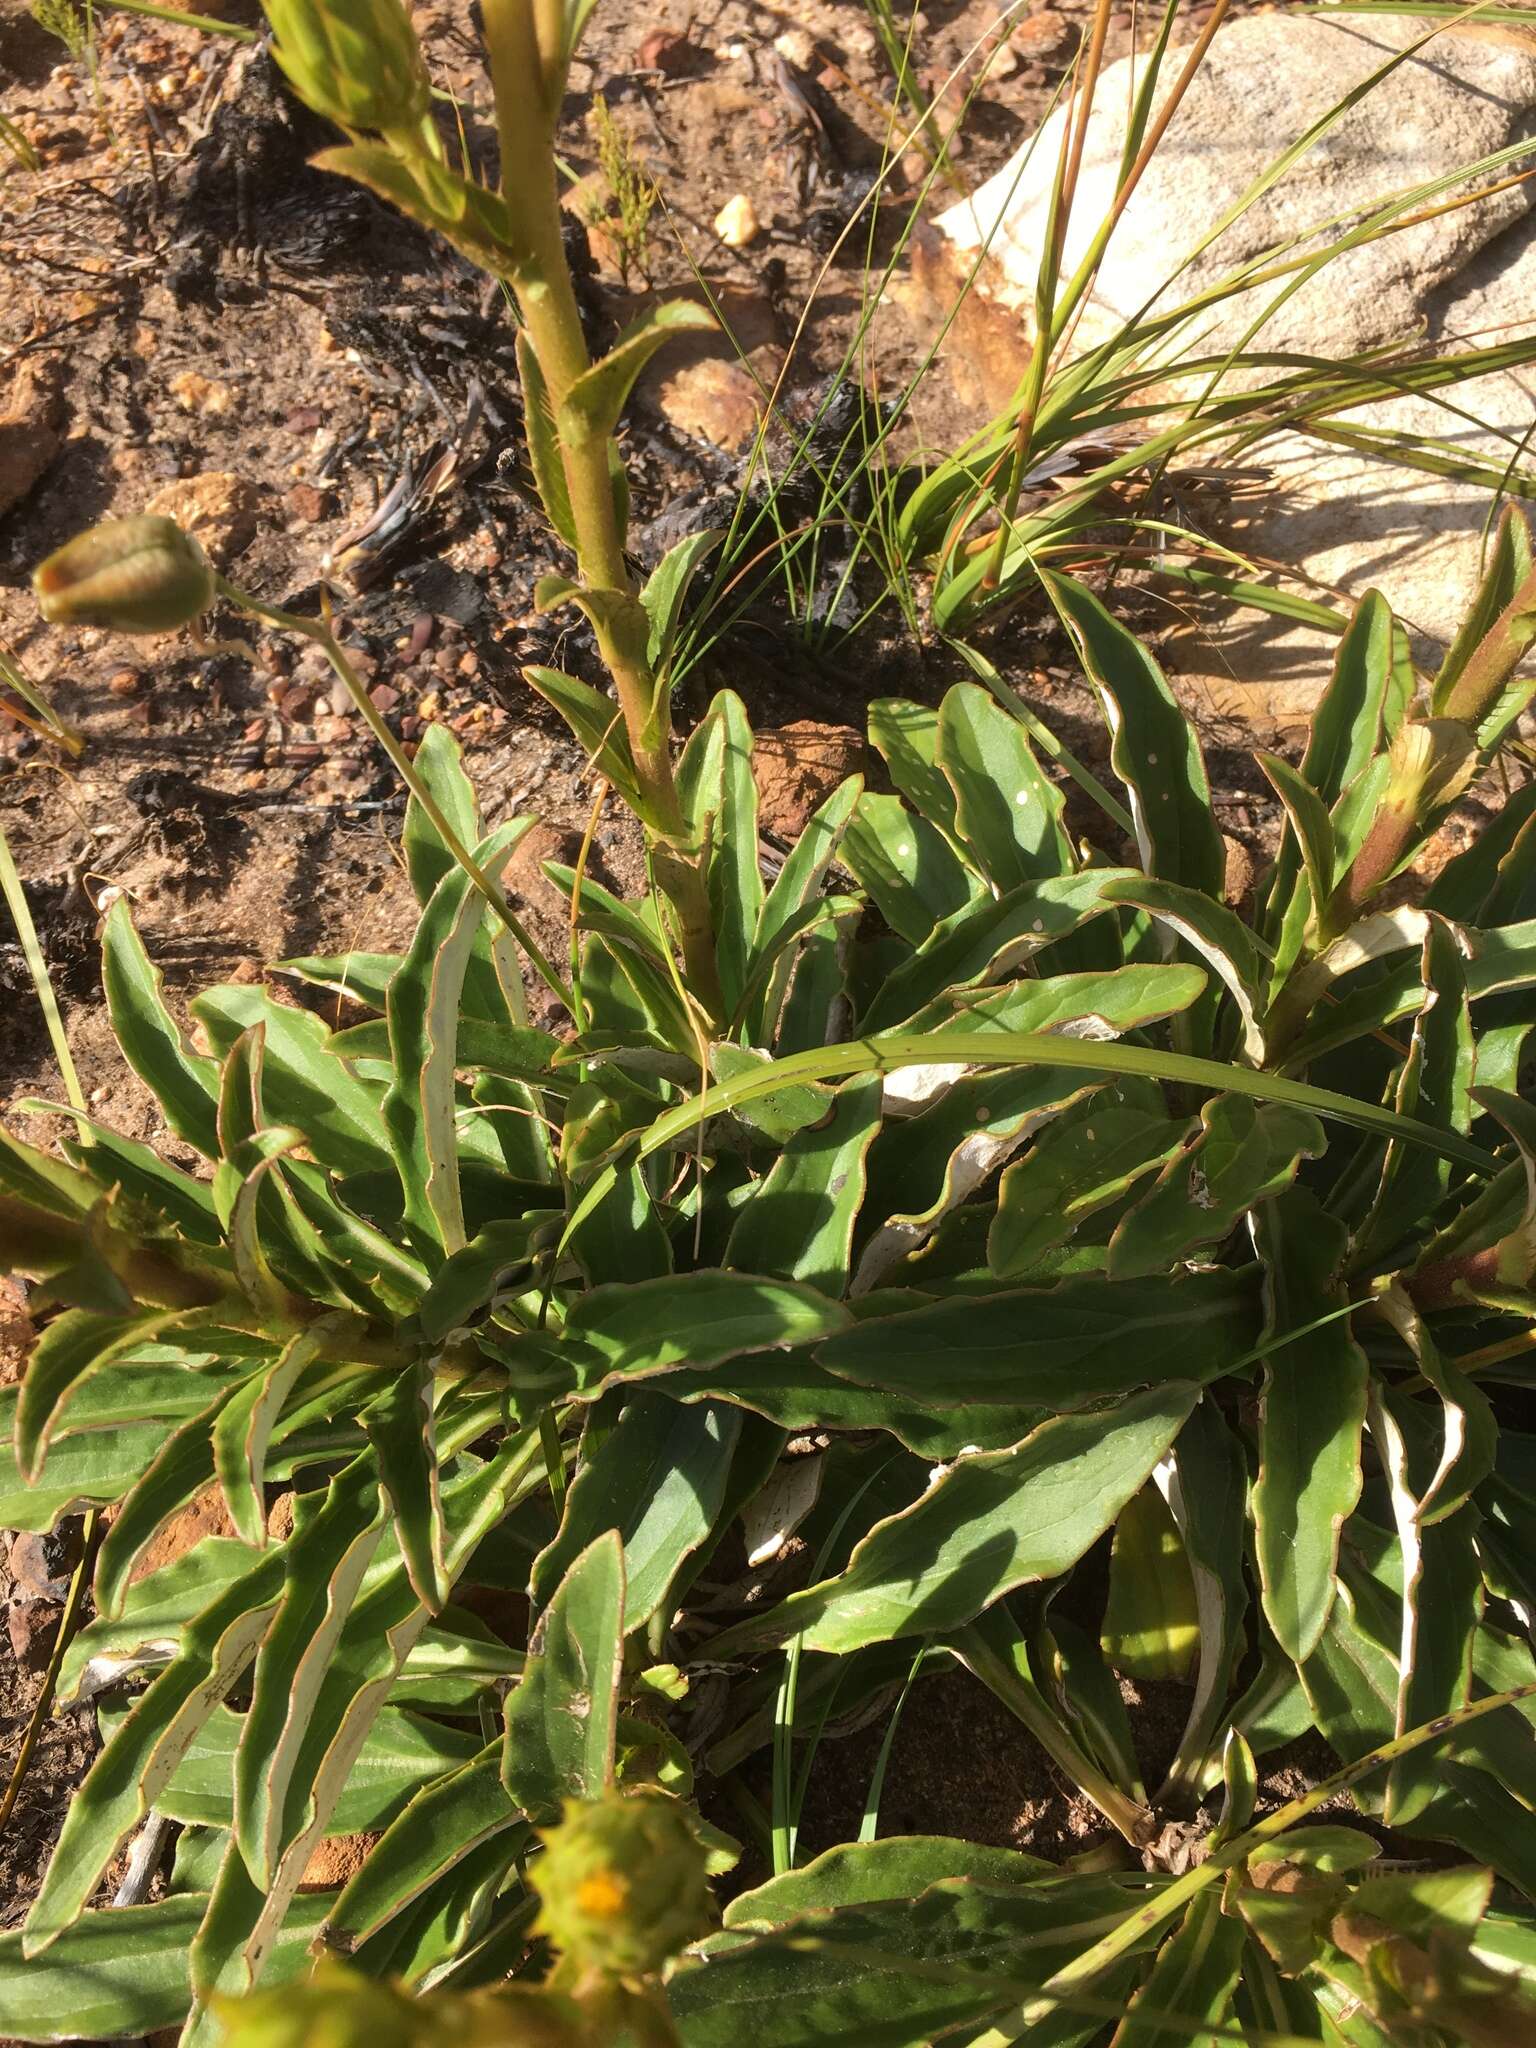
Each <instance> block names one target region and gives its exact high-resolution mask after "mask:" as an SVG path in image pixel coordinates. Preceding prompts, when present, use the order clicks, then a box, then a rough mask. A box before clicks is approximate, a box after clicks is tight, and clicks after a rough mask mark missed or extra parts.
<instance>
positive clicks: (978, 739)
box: [938, 683, 1076, 893]
mask: <svg viewBox="0 0 1536 2048" xmlns="http://www.w3.org/2000/svg"><path fill="white" fill-rule="evenodd" d="M938 763H939V766H940V767H941V768H942V770H943V771H944V773H945V775H946V776H947V777H948V778H949V782H950V785H951V787H952V788H953V790H954V792H955V832H956V834H957V835H958V837H959V838H960V840H961V842H962V843H963V844H964V845H965V847H966V848H967V850H968V851H969V853H970V854H971V857H972V859H973V860H974V862H975V864H976V866H977V867H978V868H979V869H980V870H981V872H982V873H983V874H984V875H985V876H986V877H987V879H988V880H989V881H990V882H991V883H992V885H993V887H994V888H995V889H997V890H998V892H999V893H1001V892H1003V891H1004V890H1007V889H1013V888H1017V887H1019V886H1020V885H1021V884H1023V883H1026V882H1034V881H1039V880H1042V879H1043V878H1044V877H1046V876H1047V875H1064V874H1070V873H1071V872H1072V869H1073V867H1074V866H1075V865H1076V863H1075V862H1074V860H1073V858H1072V846H1071V842H1070V840H1069V839H1068V838H1067V835H1066V832H1065V830H1064V829H1063V826H1062V822H1061V819H1062V799H1061V792H1060V791H1059V790H1058V789H1057V788H1056V786H1055V784H1054V783H1053V782H1051V780H1050V779H1049V777H1048V776H1046V775H1045V774H1044V773H1043V771H1042V770H1041V767H1040V764H1039V762H1038V761H1037V760H1036V759H1035V755H1034V750H1033V748H1032V747H1031V746H1030V744H1029V741H1028V739H1027V738H1026V736H1025V733H1024V728H1023V727H1022V726H1021V725H1020V724H1019V722H1018V720H1017V719H1016V718H1010V717H1009V716H1008V713H1007V712H1006V711H1004V710H1003V709H1002V707H1001V706H1000V705H999V704H996V703H994V702H993V700H992V698H991V696H990V695H989V694H988V693H987V691H985V690H983V689H981V688H979V687H978V685H976V684H975V683H960V684H957V685H956V687H955V688H954V689H952V690H949V691H947V692H946V694H945V697H944V702H943V705H942V706H941V708H940V711H939V735H938Z"/></svg>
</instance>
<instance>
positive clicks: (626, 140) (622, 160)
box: [587, 93, 659, 284]
mask: <svg viewBox="0 0 1536 2048" xmlns="http://www.w3.org/2000/svg"><path fill="white" fill-rule="evenodd" d="M590 120H591V125H592V132H593V135H594V137H595V138H596V141H597V161H598V168H599V170H600V171H601V172H602V177H603V183H604V185H605V186H606V187H607V199H606V200H603V199H602V198H599V197H598V196H597V195H595V194H594V195H593V200H592V205H591V208H590V210H589V211H588V213H587V220H588V222H589V224H590V225H592V226H595V227H597V226H600V227H601V228H602V230H603V233H604V234H605V235H606V236H607V238H608V239H609V241H610V242H611V243H612V245H613V250H614V254H615V256H616V257H617V259H618V265H619V273H620V275H621V277H622V278H623V280H624V282H625V284H628V283H629V280H630V277H631V276H632V275H634V276H638V277H642V278H643V277H648V276H649V275H650V263H651V256H650V249H651V215H652V214H653V213H654V212H655V210H656V201H657V198H658V196H659V195H658V193H657V191H656V181H655V179H654V178H652V177H651V175H650V173H649V172H648V171H647V170H646V168H645V166H644V165H643V164H642V163H641V162H640V160H639V158H638V157H637V156H636V154H635V146H634V144H633V142H632V141H631V140H630V137H629V134H628V132H627V131H626V130H625V129H624V128H623V127H622V126H621V124H620V123H619V122H618V121H616V120H615V119H614V117H613V109H612V108H611V107H610V106H609V104H608V102H607V100H606V99H605V98H604V96H603V94H602V93H598V94H597V96H596V98H595V99H594V100H593V102H592V112H591V116H590Z"/></svg>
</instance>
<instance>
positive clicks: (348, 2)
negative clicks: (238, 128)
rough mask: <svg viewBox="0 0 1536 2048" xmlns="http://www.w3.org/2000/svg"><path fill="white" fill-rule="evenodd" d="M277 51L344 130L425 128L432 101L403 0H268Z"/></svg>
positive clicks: (300, 85)
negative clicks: (422, 126) (422, 123)
mask: <svg viewBox="0 0 1536 2048" xmlns="http://www.w3.org/2000/svg"><path fill="white" fill-rule="evenodd" d="M264 5H265V7H266V13H267V19H268V21H270V22H271V24H272V29H273V33H274V35H275V36H276V41H275V43H274V44H273V49H272V54H273V56H275V57H276V59H277V61H278V63H279V64H281V65H282V67H283V69H284V71H285V72H287V74H288V77H289V79H290V80H291V81H292V84H293V89H294V91H295V92H296V93H297V94H298V95H299V97H300V99H301V100H303V101H304V103H305V105H306V106H309V107H312V108H313V109H314V111H315V112H316V113H317V114H323V115H324V116H325V117H326V119H327V120H329V121H334V122H335V123H336V125H337V126H338V127H339V128H350V129H355V130H364V131H367V132H368V133H373V134H387V133H389V131H390V130H392V129H409V128H416V127H419V126H420V124H421V122H422V121H423V120H424V119H425V118H426V115H427V112H428V109H429V108H430V106H431V104H432V88H431V83H430V81H429V80H428V77H427V67H426V64H425V63H424V61H423V59H422V54H421V45H420V44H419V43H418V42H417V40H416V31H415V29H414V28H413V27H412V26H411V17H410V16H409V14H407V12H406V10H405V8H404V6H403V5H402V0H264Z"/></svg>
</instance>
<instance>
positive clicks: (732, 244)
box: [715, 192, 763, 249]
mask: <svg viewBox="0 0 1536 2048" xmlns="http://www.w3.org/2000/svg"><path fill="white" fill-rule="evenodd" d="M762 231H763V224H762V222H761V221H760V220H759V219H758V217H757V209H756V207H754V206H753V204H752V201H751V200H750V199H749V198H748V197H747V195H746V193H745V192H738V193H737V194H736V196H735V198H734V199H727V201H726V202H725V204H724V206H722V207H721V209H720V211H719V212H718V213H717V214H716V215H715V233H716V234H717V235H718V236H719V237H720V239H721V241H722V242H724V244H725V246H726V247H727V248H728V249H745V248H746V247H747V246H748V245H749V244H750V243H752V242H755V241H756V240H757V238H758V236H759V235H760V234H761V233H762Z"/></svg>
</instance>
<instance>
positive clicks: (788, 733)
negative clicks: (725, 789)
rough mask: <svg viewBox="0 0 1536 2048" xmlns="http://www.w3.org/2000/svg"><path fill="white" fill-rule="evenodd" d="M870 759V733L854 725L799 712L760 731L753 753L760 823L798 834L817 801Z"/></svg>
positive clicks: (781, 834)
mask: <svg viewBox="0 0 1536 2048" xmlns="http://www.w3.org/2000/svg"><path fill="white" fill-rule="evenodd" d="M863 761H864V736H863V734H862V733H858V732H855V731H854V729H853V727H852V726H851V725H821V724H819V723H818V722H817V721H816V720H815V719H814V718H798V719H796V720H795V721H794V723H793V724H792V725H781V726H779V727H778V728H777V729H776V730H775V731H772V732H760V733H759V734H758V735H757V745H756V747H755V748H754V750H753V754H752V774H753V776H754V778H755V780H756V782H757V794H758V823H759V825H760V826H761V828H762V829H763V831H765V832H771V833H772V834H774V836H775V837H776V838H779V839H788V840H794V839H798V838H799V836H800V834H801V833H802V832H803V831H804V829H805V825H806V821H807V820H808V819H809V817H810V815H811V813H812V812H813V811H814V810H815V809H816V807H817V805H818V804H820V803H822V802H824V801H825V799H826V798H827V797H829V796H830V795H831V794H832V792H833V790H834V789H836V787H837V785H838V784H839V783H840V782H841V781H842V780H843V778H844V776H846V775H852V774H855V773H856V772H857V771H858V769H859V768H860V766H861V765H862V763H863Z"/></svg>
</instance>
